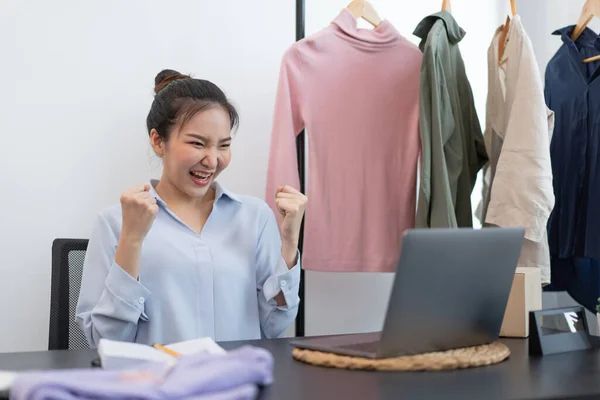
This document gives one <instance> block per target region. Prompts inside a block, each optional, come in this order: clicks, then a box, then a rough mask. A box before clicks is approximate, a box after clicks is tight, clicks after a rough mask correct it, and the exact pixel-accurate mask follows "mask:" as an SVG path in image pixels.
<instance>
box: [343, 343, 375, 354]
mask: <svg viewBox="0 0 600 400" xmlns="http://www.w3.org/2000/svg"><path fill="white" fill-rule="evenodd" d="M336 347H338V348H340V349H348V350H357V351H364V352H367V353H377V349H378V347H379V341H375V342H362V343H352V344H345V345H338V346H336Z"/></svg>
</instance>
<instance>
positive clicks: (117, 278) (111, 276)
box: [105, 262, 150, 321]
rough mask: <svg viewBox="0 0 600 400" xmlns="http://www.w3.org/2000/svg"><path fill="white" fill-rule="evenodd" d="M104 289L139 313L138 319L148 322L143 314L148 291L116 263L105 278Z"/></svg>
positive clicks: (148, 295)
mask: <svg viewBox="0 0 600 400" xmlns="http://www.w3.org/2000/svg"><path fill="white" fill-rule="evenodd" d="M105 284H106V288H107V289H108V290H109V291H110V293H112V294H113V295H114V296H116V297H117V298H118V299H119V300H120V301H122V302H124V303H126V304H128V305H129V306H131V307H133V308H135V309H137V310H139V311H140V314H141V316H140V318H141V319H142V320H144V321H147V320H148V316H147V315H146V314H145V312H144V310H145V307H144V306H145V304H146V299H147V298H148V297H150V291H149V290H148V289H147V288H146V287H145V286H144V285H142V284H141V283H140V281H139V280H136V279H133V277H132V276H131V275H129V274H128V273H127V272H125V270H124V269H123V268H121V267H120V266H119V265H118V264H117V263H116V262H113V265H112V266H111V268H110V270H109V271H108V276H107V277H106V281H105Z"/></svg>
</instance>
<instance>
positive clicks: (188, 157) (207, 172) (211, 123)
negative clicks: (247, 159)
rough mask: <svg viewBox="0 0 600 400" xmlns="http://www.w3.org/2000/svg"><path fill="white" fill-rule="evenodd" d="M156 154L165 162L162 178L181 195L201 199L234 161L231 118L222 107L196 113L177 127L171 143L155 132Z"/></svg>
mask: <svg viewBox="0 0 600 400" xmlns="http://www.w3.org/2000/svg"><path fill="white" fill-rule="evenodd" d="M151 142H152V147H153V148H154V151H155V152H156V153H157V154H158V155H159V156H161V157H162V159H163V165H164V166H163V178H162V179H164V178H167V179H168V181H169V183H170V184H171V185H173V186H175V187H176V188H177V189H178V190H179V191H180V192H182V193H184V194H186V195H187V196H189V197H192V198H201V197H203V196H204V195H205V194H206V193H207V192H208V190H209V188H210V185H211V183H212V182H213V181H214V180H215V179H216V178H217V176H219V174H220V173H221V172H222V171H223V170H224V169H225V168H227V166H228V165H229V162H230V161H231V149H230V145H231V128H230V120H229V114H228V113H227V112H226V111H225V110H223V109H222V108H220V107H215V108H211V109H208V110H205V111H201V112H198V113H196V115H194V116H193V117H192V118H190V119H189V120H188V121H187V123H186V124H185V125H183V126H181V127H177V126H176V127H175V128H174V129H173V132H171V135H170V136H169V140H168V142H166V143H165V142H164V141H162V140H161V139H160V137H159V136H158V133H157V132H156V131H155V130H153V131H152V132H151Z"/></svg>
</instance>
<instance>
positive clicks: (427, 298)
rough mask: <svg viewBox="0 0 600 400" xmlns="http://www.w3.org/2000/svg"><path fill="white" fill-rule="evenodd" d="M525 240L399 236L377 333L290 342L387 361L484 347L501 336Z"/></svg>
mask: <svg viewBox="0 0 600 400" xmlns="http://www.w3.org/2000/svg"><path fill="white" fill-rule="evenodd" d="M524 235H525V231H524V229H522V228H484V229H470V228H458V229H444V228H440V229H414V230H409V231H406V233H405V234H404V237H403V240H402V246H401V247H402V248H401V251H400V257H399V259H398V264H397V267H396V276H395V278H394V283H393V286H392V291H391V295H390V298H389V300H388V306H387V312H386V315H385V322H384V325H383V330H382V331H381V332H371V333H365V334H350V335H340V336H321V337H312V338H302V339H295V340H293V341H292V342H291V344H292V345H293V346H295V347H298V348H303V349H311V350H320V351H326V352H331V353H337V354H343V355H350V356H359V357H366V358H387V357H398V356H403V355H411V354H420V353H428V352H434V351H443V350H449V349H454V348H459V347H468V346H475V345H481V344H485V343H491V342H493V341H495V340H496V339H498V337H499V335H500V327H501V326H502V321H503V319H504V312H505V310H506V304H507V302H508V296H509V294H510V289H511V287H512V282H513V277H514V273H515V270H516V267H517V263H518V260H519V256H520V254H521V247H522V245H523V239H524ZM357 295H360V293H357Z"/></svg>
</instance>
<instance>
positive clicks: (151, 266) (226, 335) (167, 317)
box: [77, 70, 307, 347]
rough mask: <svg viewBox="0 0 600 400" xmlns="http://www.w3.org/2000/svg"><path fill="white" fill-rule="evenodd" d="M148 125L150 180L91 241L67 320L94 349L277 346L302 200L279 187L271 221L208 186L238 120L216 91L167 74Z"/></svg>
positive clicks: (105, 215)
mask: <svg viewBox="0 0 600 400" xmlns="http://www.w3.org/2000/svg"><path fill="white" fill-rule="evenodd" d="M155 93H156V96H155V99H154V101H153V103H152V107H151V109H150V112H149V113H148V117H147V120H146V122H147V128H148V133H149V136H150V143H151V145H152V148H153V150H154V152H155V153H156V154H157V155H158V156H159V157H161V158H162V160H163V173H162V177H161V179H160V180H159V181H152V182H151V183H150V184H145V185H144V184H141V185H136V186H134V187H132V188H131V189H129V190H127V191H126V192H125V193H123V195H122V196H121V201H120V204H119V205H116V206H114V207H112V208H109V209H107V210H104V211H103V212H101V213H100V216H99V218H98V220H97V223H96V225H95V228H94V231H93V233H92V236H91V238H90V242H89V245H88V251H87V255H86V260H85V264H84V269H83V279H82V286H81V292H80V297H79V303H78V306H77V321H78V322H79V324H80V325H81V326H82V328H83V330H84V332H85V333H86V335H87V339H88V342H89V344H90V345H91V346H93V347H95V346H97V345H98V343H99V341H100V339H102V338H107V339H113V340H125V341H135V342H138V343H145V344H154V343H173V342H179V341H183V340H189V339H195V338H198V337H212V338H213V339H215V340H242V339H257V338H260V337H277V336H280V335H282V334H283V333H284V332H285V330H286V329H287V328H288V327H289V326H290V325H291V323H292V322H293V320H294V318H295V317H296V313H297V305H298V302H299V298H298V285H299V280H300V265H299V260H300V255H299V252H298V250H297V246H298V238H299V231H300V224H301V221H302V216H303V214H304V210H305V207H306V203H307V199H306V197H305V196H304V195H303V194H302V193H300V192H298V191H297V190H295V189H293V188H291V187H289V186H286V187H281V188H278V190H277V193H273V195H274V196H275V197H276V198H277V204H278V211H279V214H280V215H279V216H280V220H281V223H280V226H279V229H278V227H277V224H276V218H275V215H274V214H273V212H272V211H271V209H270V208H269V207H268V206H267V204H266V203H265V202H264V201H262V200H260V199H257V198H254V197H250V196H242V195H237V194H233V193H231V192H229V191H228V190H226V189H225V188H223V187H222V186H221V185H220V184H219V183H218V182H217V181H216V180H217V177H218V176H219V174H220V173H221V172H222V171H223V170H224V169H225V168H227V166H228V165H229V162H230V161H231V149H230V145H231V141H232V131H233V130H234V128H235V127H236V126H237V124H238V113H237V111H236V109H235V107H234V106H233V105H232V104H231V103H230V102H229V100H228V99H227V97H226V96H225V94H224V93H223V92H222V91H221V89H219V88H218V87H217V86H216V85H215V84H213V83H211V82H209V81H206V80H201V79H193V78H191V77H190V76H188V75H182V74H180V73H179V72H176V71H173V70H164V71H161V72H160V73H159V74H158V75H157V77H156V79H155Z"/></svg>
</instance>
